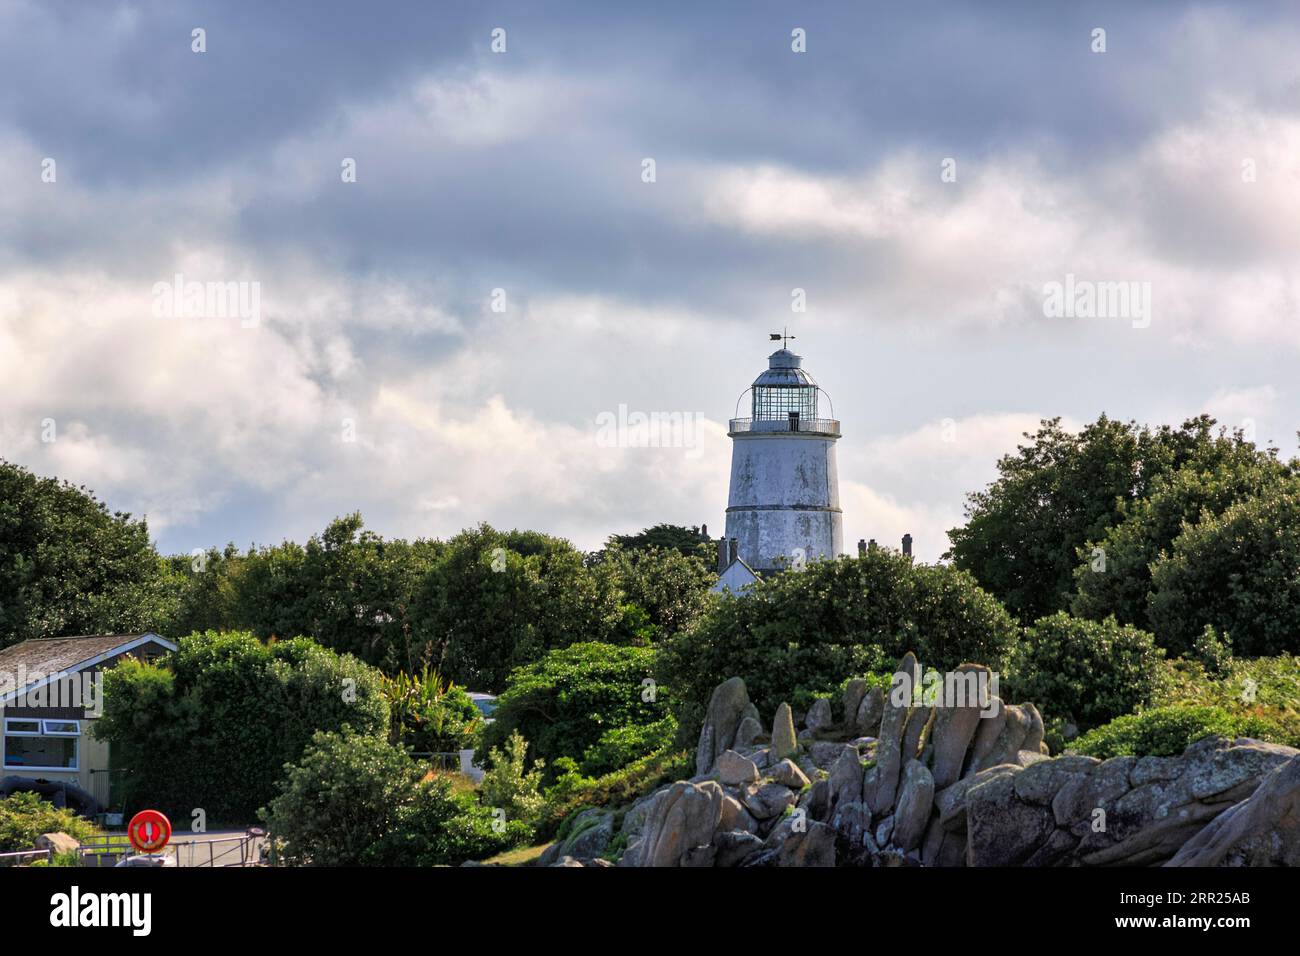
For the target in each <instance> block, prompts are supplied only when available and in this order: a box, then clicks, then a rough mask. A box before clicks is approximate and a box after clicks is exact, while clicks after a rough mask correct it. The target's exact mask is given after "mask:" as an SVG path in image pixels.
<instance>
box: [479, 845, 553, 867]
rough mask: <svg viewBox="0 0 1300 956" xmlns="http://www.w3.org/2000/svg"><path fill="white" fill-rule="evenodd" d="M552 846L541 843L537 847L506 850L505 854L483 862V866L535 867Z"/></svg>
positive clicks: (499, 854)
mask: <svg viewBox="0 0 1300 956" xmlns="http://www.w3.org/2000/svg"><path fill="white" fill-rule="evenodd" d="M550 846H551V844H550V843H539V844H537V845H536V846H520V847H515V848H514V849H513V850H506V851H505V852H504V853H498V854H497V855H496V856H490V857H488V858H487V859H486V860H483V861H482V865H483V866H533V865H535V864H536V863H537V861H538V860H539V859H540V858H541V855H542V854H543V853H545V852H546V851H547V849H549V848H550Z"/></svg>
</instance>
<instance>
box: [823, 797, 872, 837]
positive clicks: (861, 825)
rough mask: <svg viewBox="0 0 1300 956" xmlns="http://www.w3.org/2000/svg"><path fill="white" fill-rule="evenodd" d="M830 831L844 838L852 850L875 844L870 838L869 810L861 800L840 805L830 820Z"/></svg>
mask: <svg viewBox="0 0 1300 956" xmlns="http://www.w3.org/2000/svg"><path fill="white" fill-rule="evenodd" d="M829 822H830V825H831V829H833V830H835V831H836V832H837V833H839V834H841V835H842V836H843V837H844V840H845V842H847V843H848V845H849V846H850V847H852V848H854V849H862V848H869V847H870V846H871V845H873V844H874V843H875V841H874V840H870V841H869V838H870V836H871V810H870V809H869V808H868V807H867V806H866V804H864V803H863V802H862V801H861V800H854V801H850V802H848V803H841V804H840V805H839V806H838V807H836V808H835V812H834V813H833V814H831V818H830V821H829Z"/></svg>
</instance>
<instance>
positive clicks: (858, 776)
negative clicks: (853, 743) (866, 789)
mask: <svg viewBox="0 0 1300 956" xmlns="http://www.w3.org/2000/svg"><path fill="white" fill-rule="evenodd" d="M827 784H828V786H829V787H830V806H831V810H832V811H834V809H835V807H838V806H839V805H841V804H844V803H857V802H859V801H861V800H862V761H861V760H860V759H859V758H858V751H857V748H856V747H850V746H845V747H844V748H843V750H841V752H840V756H839V759H838V760H836V761H835V765H834V766H833V767H831V775H830V777H829V779H828V780H827Z"/></svg>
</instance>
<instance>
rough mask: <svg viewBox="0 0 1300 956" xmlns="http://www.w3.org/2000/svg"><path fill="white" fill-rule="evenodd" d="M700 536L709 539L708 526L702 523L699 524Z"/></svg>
mask: <svg viewBox="0 0 1300 956" xmlns="http://www.w3.org/2000/svg"><path fill="white" fill-rule="evenodd" d="M700 537H701V538H703V539H704V540H705V541H708V540H709V526H708V525H706V524H702V525H700Z"/></svg>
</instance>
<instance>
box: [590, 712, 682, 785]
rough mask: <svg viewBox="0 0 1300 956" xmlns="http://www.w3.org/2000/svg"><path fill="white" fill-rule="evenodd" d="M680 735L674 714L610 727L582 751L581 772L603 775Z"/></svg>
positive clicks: (592, 775)
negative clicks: (641, 722) (648, 722)
mask: <svg viewBox="0 0 1300 956" xmlns="http://www.w3.org/2000/svg"><path fill="white" fill-rule="evenodd" d="M676 735H677V720H676V719H675V718H674V717H673V716H672V715H671V714H669V715H667V716H665V717H664V718H663V719H662V720H657V721H655V722H654V723H653V724H629V725H627V726H625V727H611V728H610V729H609V730H607V731H605V732H604V733H603V734H601V735H600V739H599V740H597V741H596V742H595V743H594V744H592V745H591V746H590V747H588V748H587V750H586V752H585V753H584V754H583V755H582V773H583V774H584V775H585V776H588V777H600V776H603V775H604V774H607V773H612V772H614V771H615V770H617V769H618V768H619V767H625V766H627V765H628V764H630V763H632V762H633V761H636V760H640V759H641V758H642V757H644V756H646V755H647V754H652V753H654V752H655V751H657V750H662V749H663V748H664V747H667V746H668V745H669V744H671V743H672V742H673V738H674V737H675V736H676Z"/></svg>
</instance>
